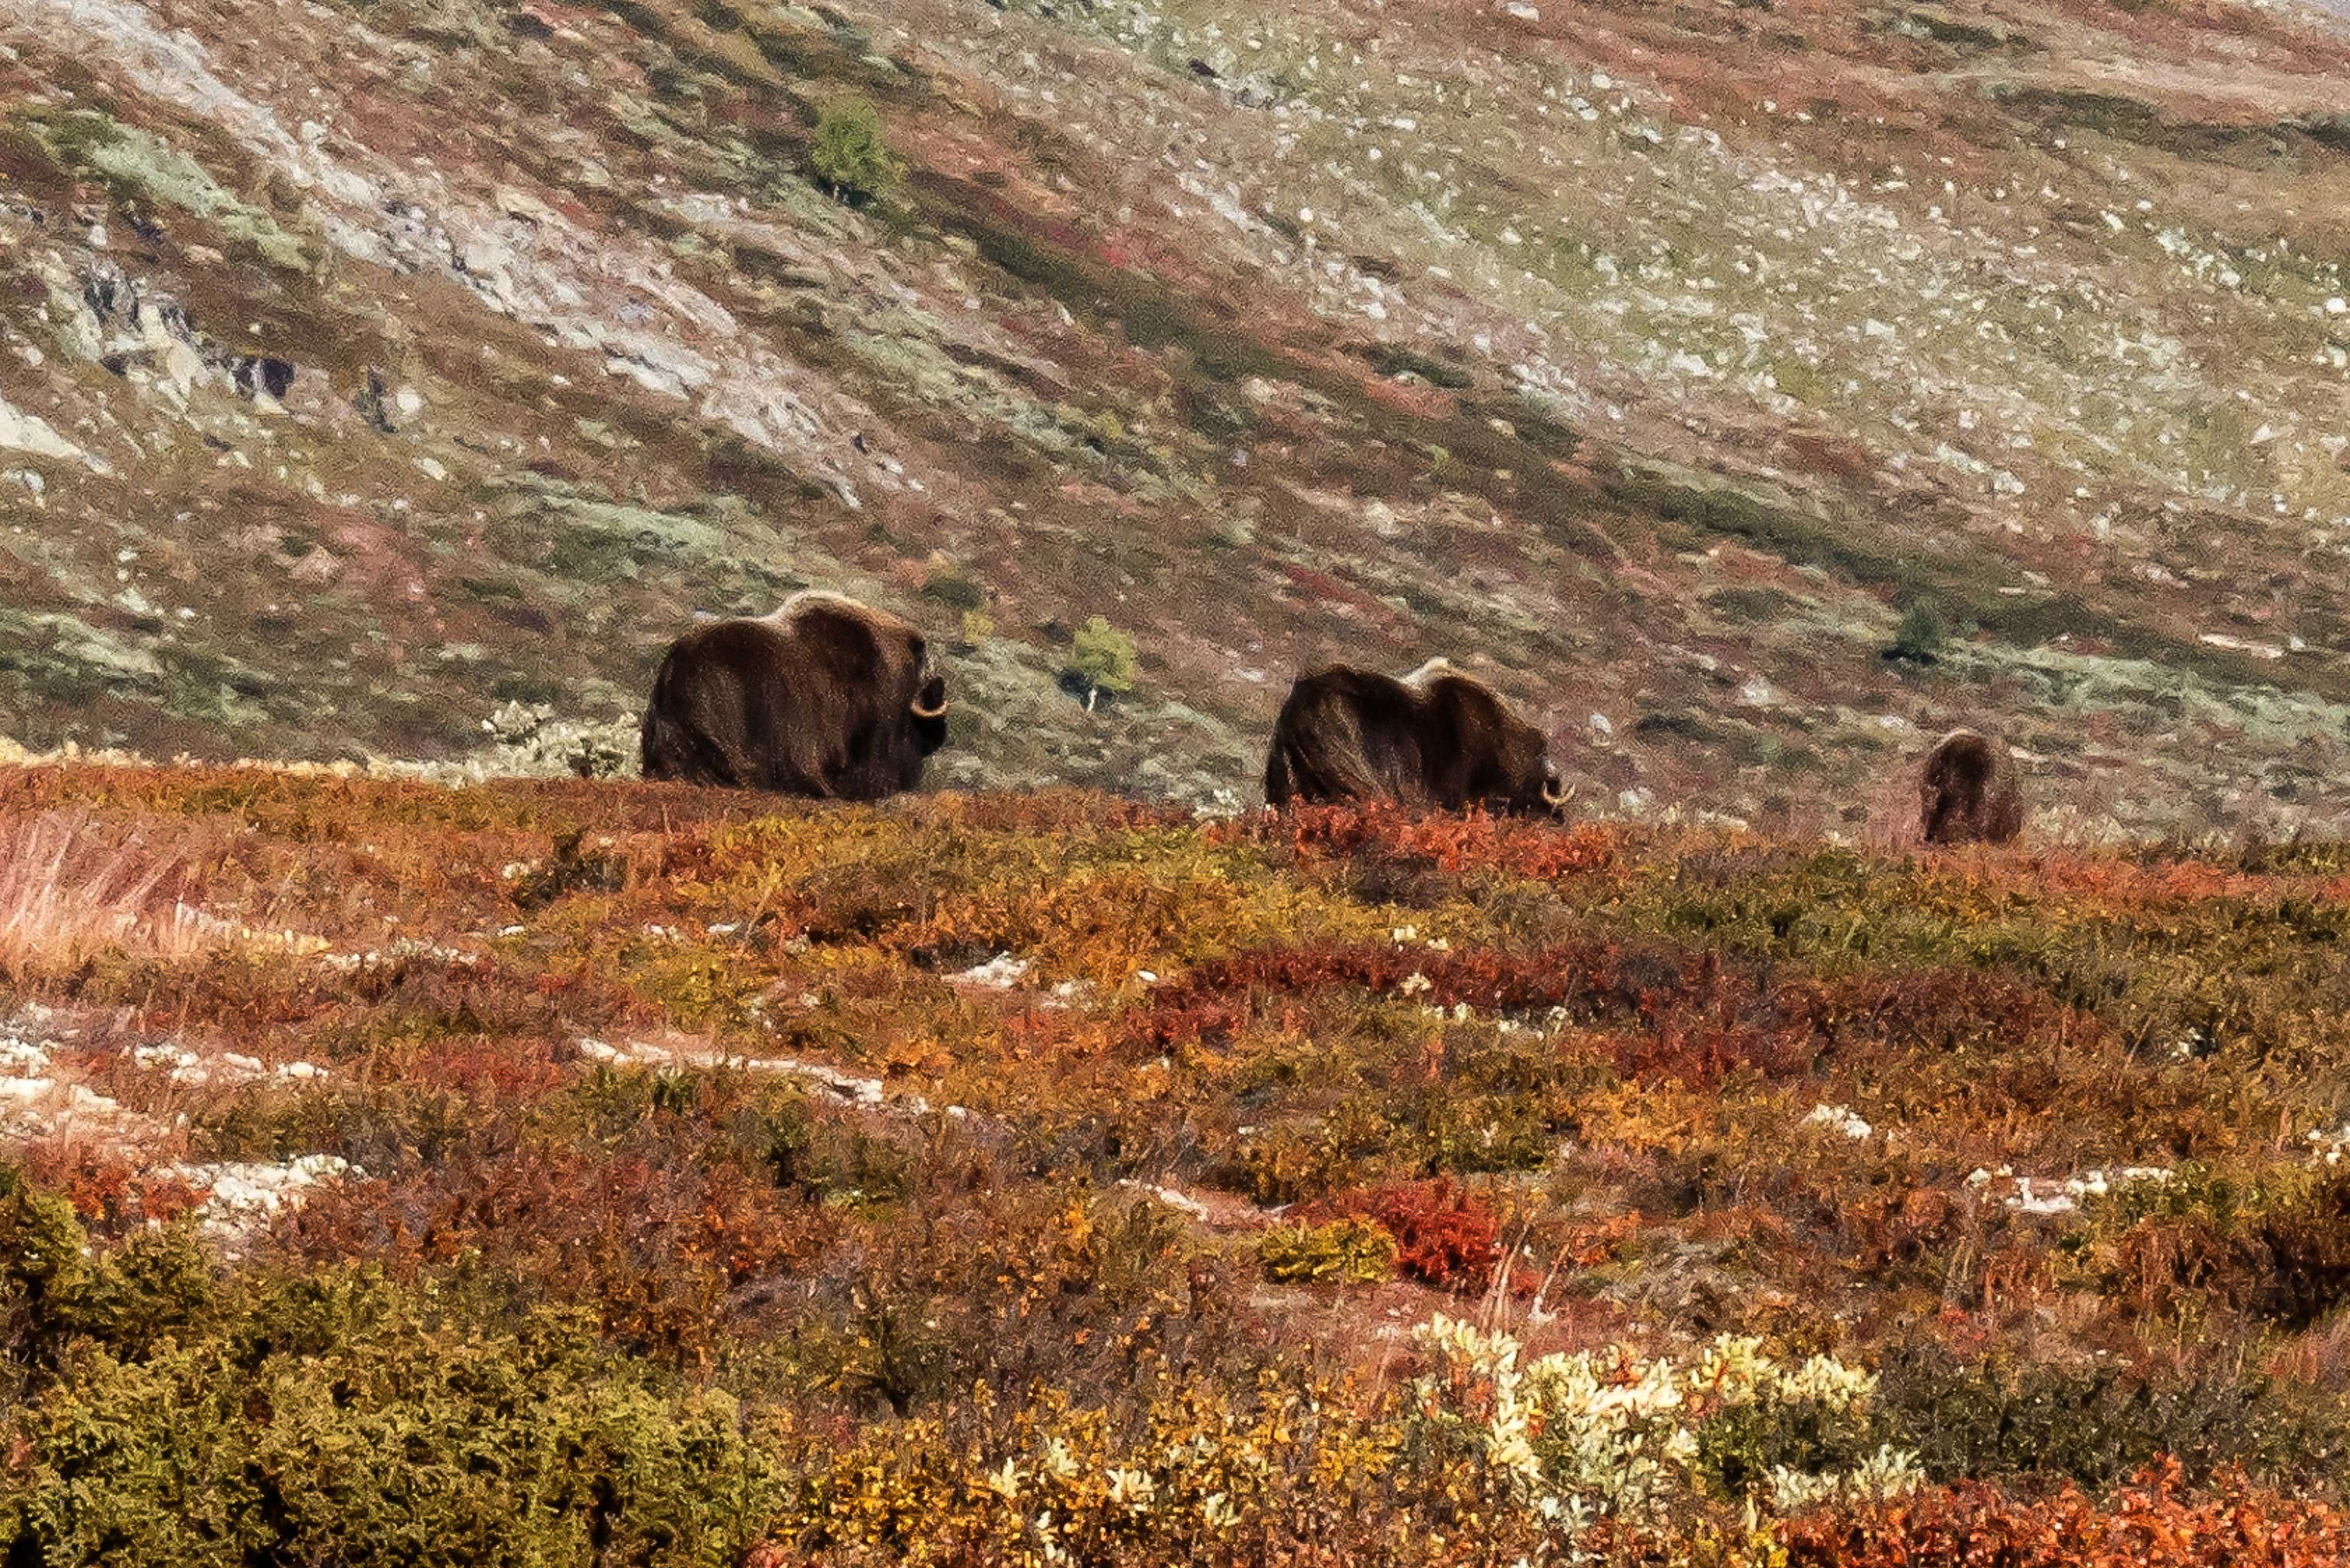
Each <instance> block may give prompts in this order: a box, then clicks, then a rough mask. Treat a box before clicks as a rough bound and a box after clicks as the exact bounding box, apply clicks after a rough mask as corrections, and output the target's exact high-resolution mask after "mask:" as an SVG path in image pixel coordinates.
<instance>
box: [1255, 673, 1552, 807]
mask: <svg viewBox="0 0 2350 1568" xmlns="http://www.w3.org/2000/svg"><path fill="white" fill-rule="evenodd" d="M1549 750H1550V743H1549V742H1548V741H1546V740H1545V739H1544V736H1543V732H1541V731H1540V730H1537V729H1535V728H1534V726H1533V725H1532V724H1529V723H1527V722H1525V721H1524V720H1523V719H1521V718H1519V717H1518V716H1517V715H1516V714H1514V713H1513V712H1511V711H1509V709H1508V708H1507V707H1505V706H1504V705H1503V702H1502V700H1501V699H1500V698H1499V697H1497V696H1495V695H1494V694H1493V692H1492V691H1491V690H1490V689H1489V688H1487V687H1486V686H1485V685H1483V684H1482V682H1480V681H1477V680H1471V678H1470V677H1468V676H1466V675H1463V674H1461V672H1460V671H1458V670H1454V669H1453V668H1452V667H1451V665H1449V664H1447V663H1445V662H1444V660H1442V659H1435V660H1432V661H1431V662H1430V663H1429V664H1427V665H1425V666H1423V667H1421V668H1420V669H1419V670H1414V671H1413V672H1412V673H1411V674H1409V675H1407V676H1405V677H1403V679H1401V680H1398V679H1396V678H1395V677H1394V676H1392V675H1380V674H1376V673H1374V672H1372V671H1369V670H1354V669H1350V668H1348V667H1347V666H1346V665H1343V664H1339V665H1333V666H1331V667H1330V668H1329V669H1327V670H1316V671H1315V673H1313V674H1311V675H1305V676H1301V677H1299V678H1298V680H1297V683H1296V684H1295V686H1292V687H1291V688H1290V689H1289V700H1288V701H1285V702H1284V703H1283V704H1282V705H1281V717H1280V719H1279V720H1278V721H1277V722H1275V723H1274V731H1273V748H1272V752H1271V753H1270V754H1269V755H1268V756H1267V757H1266V758H1265V763H1264V798H1265V804H1266V805H1275V806H1279V805H1288V804H1289V803H1290V802H1291V801H1301V802H1307V803H1313V802H1324V801H1363V800H1390V801H1396V802H1399V803H1400V804H1402V805H1409V806H1416V807H1429V806H1434V807H1438V808H1440V809H1442V810H1446V811H1461V810H1463V809H1465V808H1467V807H1469V806H1471V805H1478V806H1482V807H1484V808H1485V809H1487V810H1489V811H1495V812H1550V811H1555V810H1557V809H1558V808H1559V807H1560V806H1561V805H1564V804H1565V800H1566V792H1565V790H1563V789H1561V788H1560V787H1559V782H1558V773H1557V771H1556V770H1555V769H1554V768H1553V767H1552V766H1551V765H1550V757H1549Z"/></svg>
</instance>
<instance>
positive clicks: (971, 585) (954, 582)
mask: <svg viewBox="0 0 2350 1568" xmlns="http://www.w3.org/2000/svg"><path fill="white" fill-rule="evenodd" d="M922 597H924V598H926V599H929V600H931V602H932V603H934V604H941V605H944V606H946V607H947V608H949V609H952V610H964V611H970V610H976V609H982V608H984V607H986V604H987V589H986V588H985V587H983V586H982V585H981V583H980V581H979V579H978V578H977V577H974V576H972V575H971V574H970V573H969V572H966V571H963V570H962V569H961V568H959V567H953V566H949V567H944V568H941V570H939V571H935V572H932V573H931V575H930V576H929V577H928V578H927V579H926V580H925V581H924V582H923V584H922Z"/></svg>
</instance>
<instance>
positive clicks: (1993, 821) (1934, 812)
mask: <svg viewBox="0 0 2350 1568" xmlns="http://www.w3.org/2000/svg"><path fill="white" fill-rule="evenodd" d="M1918 826H1919V827H1920V828H1921V829H1923V831H1924V833H1925V836H1926V842H1927V843H1929V844H1975V843H1981V844H2006V843H2009V842H2011V841H2012V840H2013V838H2014V837H2015V836H2016V835H2017V834H2019V833H2021V832H2022V831H2023V781H2022V777H2021V776H2020V775H2019V774H2017V773H2016V771H2015V759H2014V758H2013V757H2012V756H2010V755H2009V754H2008V750H2007V747H2006V746H2005V745H2003V744H2002V743H2001V742H1998V741H1995V740H1993V739H1991V737H1990V736H1988V735H1983V734H1978V733H1977V732H1974V731H1972V730H1953V731H1951V732H1950V733H1949V734H1947V735H1945V736H1943V737H1942V739H1941V740H1940V742H1938V743H1937V744H1936V745H1935V747H1934V749H1933V751H1931V752H1930V753H1928V754H1927V757H1926V768H1925V773H1924V774H1923V775H1922V776H1921V777H1920V778H1919V780H1918Z"/></svg>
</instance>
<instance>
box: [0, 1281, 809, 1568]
mask: <svg viewBox="0 0 2350 1568" xmlns="http://www.w3.org/2000/svg"><path fill="white" fill-rule="evenodd" d="M464 1302H465V1296H464V1293H461V1292H460V1293H447V1294H444V1293H442V1292H439V1291H434V1290H430V1289H428V1290H425V1291H421V1292H418V1291H411V1290H404V1289H400V1288H398V1287H394V1286H392V1285H390V1284H388V1283H386V1282H384V1281H383V1280H382V1279H381V1278H380V1276H379V1275H376V1274H374V1273H372V1272H369V1271H365V1270H354V1271H350V1272H344V1273H340V1274H336V1275H328V1276H314V1277H311V1278H307V1279H302V1280H297V1281H295V1282H290V1283H288V1284H285V1285H282V1286H279V1287H277V1288H276V1289H275V1290H268V1291H263V1292H260V1293H256V1295H255V1297H254V1298H253V1299H251V1300H250V1301H249V1302H248V1303H246V1304H245V1307H244V1311H243V1312H241V1313H240V1314H238V1315H237V1317H236V1319H235V1321H234V1322H233V1323H230V1324H225V1325H224V1326H223V1328H222V1330H221V1331H220V1332H216V1333H213V1334H196V1335H193V1336H192V1337H191V1338H189V1339H188V1340H187V1341H186V1342H185V1343H184V1344H173V1343H169V1342H165V1343H163V1344H161V1345H160V1347H159V1348H157V1349H156V1350H155V1352H154V1354H152V1355H150V1356H149V1357H148V1358H147V1359H145V1360H142V1361H130V1362H126V1361H124V1360H121V1359H119V1358H118V1357H117V1355H115V1354H114V1353H113V1351H112V1349H111V1348H109V1346H107V1345H103V1344H101V1343H98V1342H89V1343H85V1344H84V1345H80V1346H78V1348H77V1349H76V1350H75V1352H74V1353H73V1354H72V1355H70V1356H69V1357H68V1362H67V1364H66V1366H64V1368H63V1369H62V1372H61V1375H60V1376H59V1377H58V1379H57V1382H56V1383H55V1384H53V1385H52V1386H49V1387H48V1388H47V1389H46V1390H45V1391H44V1392H43V1394H42V1396H41V1397H39V1398H37V1399H36V1400H35V1401H33V1402H31V1403H29V1404H27V1405H25V1406H23V1407H19V1408H18V1409H17V1411H16V1414H15V1417H14V1418H13V1420H12V1422H11V1426H12V1428H13V1430H12V1431H11V1432H10V1434H9V1436H10V1438H11V1440H12V1442H13V1443H14V1445H15V1448H16V1454H17V1455H18V1459H17V1460H16V1462H14V1463H12V1464H11V1466H10V1467H9V1468H8V1469H7V1471H6V1473H5V1477H0V1542H5V1551H6V1552H7V1555H8V1558H9V1560H10V1561H12V1562H17V1561H26V1562H45V1563H83V1562H124V1563H174V1564H178V1565H181V1568H215V1565H216V1568H244V1565H245V1564H249V1563H336V1564H344V1565H352V1568H358V1565H376V1564H380V1565H381V1568H395V1565H398V1568H412V1565H418V1564H442V1563H446V1564H452V1565H454V1564H458V1563H465V1564H513V1565H516V1568H519V1565H521V1564H525V1563H531V1564H540V1563H544V1564H557V1563H561V1564H573V1563H576V1564H580V1565H582V1568H586V1565H587V1564H591V1563H644V1564H664V1565H666V1564H676V1565H680V1568H683V1565H687V1564H693V1565H697V1568H699V1565H703V1564H712V1565H714V1564H718V1563H733V1562H736V1561H739V1558H740V1553H741V1552H742V1551H743V1548H744V1546H745V1545H746V1544H747V1543H748V1542H750V1541H752V1540H753V1539H754V1538H755V1537H756V1535H757V1534H758V1532H759V1531H760V1530H761V1528H762V1527H763V1526H764V1524H765V1522H766V1521H767V1520H768V1519H769V1518H770V1517H771V1515H772V1512H773V1510H774V1508H775V1504H776V1502H777V1501H779V1493H778V1492H777V1490H776V1489H775V1481H774V1477H773V1475H772V1474H771V1472H770V1470H769V1469H768V1468H767V1466H766V1463H765V1461H764V1460H763V1459H761V1457H760V1456H759V1455H758V1454H757V1453H756V1452H755V1451H754V1449H752V1447H751V1446H750V1445H749V1443H748V1442H747V1441H746V1440H745V1438H744V1436H743V1430H742V1423H741V1421H740V1419H739V1417H738V1414H737V1411H736V1408H735V1406H734V1403H733V1400H732V1399H731V1398H730V1397H727V1396H725V1395H723V1394H719V1393H714V1392H708V1391H696V1390H690V1389H678V1388H671V1387H667V1386H662V1385H660V1383H658V1382H656V1381H655V1380H654V1379H653V1378H652V1377H651V1376H649V1375H648V1373H647V1372H646V1371H645V1370H644V1369H643V1368H642V1367H641V1366H639V1365H637V1364H632V1363H629V1362H628V1361H626V1360H624V1359H623V1358H620V1357H619V1356H616V1355H612V1354H610V1353H609V1352H607V1351H604V1350H601V1349H599V1348H598V1345H597V1344H596V1339H595V1324H594V1319H593V1316H592V1314H584V1313H579V1312H576V1311H559V1310H555V1309H540V1310H537V1311H535V1312H532V1313H529V1314H525V1316H523V1317H522V1318H521V1319H520V1320H519V1322H518V1323H517V1324H515V1326H514V1327H513V1328H511V1329H508V1328H504V1327H499V1326H494V1324H491V1323H488V1322H484V1321H483V1319H484V1317H487V1316H489V1315H491V1314H486V1313H484V1312H481V1311H478V1310H473V1311H469V1310H465V1307H464V1306H463V1305H461V1304H460V1303H464ZM466 1304H475V1303H466ZM452 1309H453V1310H452Z"/></svg>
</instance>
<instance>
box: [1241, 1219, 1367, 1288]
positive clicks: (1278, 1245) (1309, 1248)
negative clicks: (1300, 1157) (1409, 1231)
mask: <svg viewBox="0 0 2350 1568" xmlns="http://www.w3.org/2000/svg"><path fill="white" fill-rule="evenodd" d="M1256 1255H1257V1261H1258V1262H1261V1263H1263V1265H1264V1277H1265V1278H1266V1279H1268V1280H1271V1281H1273V1282H1274V1283H1276V1284H1300V1283H1305V1282H1313V1281H1319V1280H1336V1281H1338V1282H1341V1283H1344V1284H1364V1285H1369V1284H1377V1283H1378V1282H1380V1281H1381V1280H1384V1279H1386V1278H1387V1277H1388V1275H1389V1274H1392V1273H1393V1272H1395V1261H1396V1243H1395V1238H1394V1237H1393V1236H1390V1235H1388V1233H1387V1231H1384V1230H1382V1229H1381V1228H1380V1227H1379V1226H1378V1224H1376V1223H1374V1222H1373V1221H1371V1220H1333V1221H1332V1222H1331V1223H1329V1224H1327V1225H1280V1226H1275V1227H1274V1229H1273V1230H1270V1231H1266V1232H1265V1233H1264V1235H1263V1237H1262V1238H1260V1239H1259V1240H1258V1241H1257V1244H1256Z"/></svg>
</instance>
